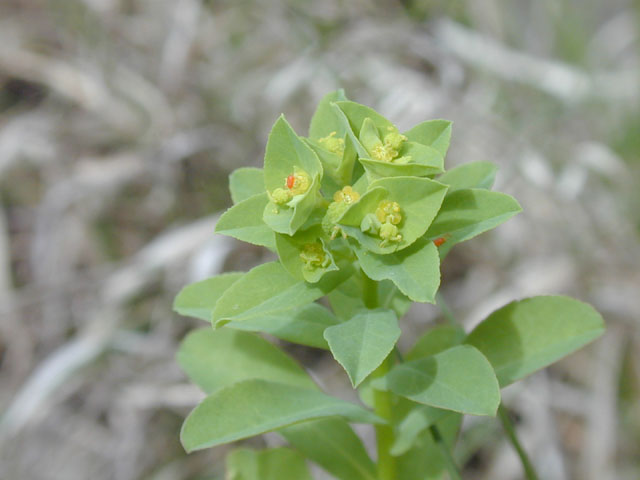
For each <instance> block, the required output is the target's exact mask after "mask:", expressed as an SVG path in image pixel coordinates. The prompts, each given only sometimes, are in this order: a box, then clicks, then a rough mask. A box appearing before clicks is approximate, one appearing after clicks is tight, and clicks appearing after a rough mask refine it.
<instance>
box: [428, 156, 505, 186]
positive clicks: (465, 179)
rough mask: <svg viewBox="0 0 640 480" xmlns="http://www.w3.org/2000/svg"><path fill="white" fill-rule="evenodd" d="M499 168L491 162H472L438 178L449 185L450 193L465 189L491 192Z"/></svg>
mask: <svg viewBox="0 0 640 480" xmlns="http://www.w3.org/2000/svg"><path fill="white" fill-rule="evenodd" d="M497 171H498V167H497V166H496V165H495V164H493V163H489V162H470V163H464V164H462V165H460V166H458V167H455V168H452V169H451V170H448V171H447V172H446V173H443V174H442V175H440V176H439V177H438V181H439V182H440V183H444V184H445V185H449V193H451V192H455V191H456V190H463V189H465V188H483V189H486V190H489V189H490V188H491V187H492V185H493V181H494V180H495V178H496V173H497Z"/></svg>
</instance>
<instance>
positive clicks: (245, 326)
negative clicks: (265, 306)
mask: <svg viewBox="0 0 640 480" xmlns="http://www.w3.org/2000/svg"><path fill="white" fill-rule="evenodd" d="M338 323H340V322H339V320H338V319H337V318H336V317H335V316H334V315H333V314H332V313H331V312H330V311H329V310H327V309H326V308H324V307H322V306H321V305H318V304H317V303H310V304H308V305H304V306H303V307H300V308H295V309H292V310H287V311H285V312H280V313H279V314H274V315H265V316H263V317H255V318H253V319H251V320H245V321H242V322H231V323H228V324H227V325H226V327H227V328H235V329H238V330H247V331H251V332H264V333H268V334H270V335H273V336H274V337H278V338H281V339H282V340H287V341H288V342H293V343H299V344H300V345H307V346H309V347H316V348H324V349H325V350H328V349H329V345H328V344H327V341H326V340H325V339H324V336H323V334H324V331H325V329H326V328H327V327H331V326H333V325H337V324H338Z"/></svg>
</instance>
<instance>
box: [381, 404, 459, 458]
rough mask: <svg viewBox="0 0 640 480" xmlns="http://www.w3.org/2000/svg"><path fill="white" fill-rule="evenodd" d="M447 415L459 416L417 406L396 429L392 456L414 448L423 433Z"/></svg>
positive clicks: (424, 406) (446, 411) (445, 411)
mask: <svg viewBox="0 0 640 480" xmlns="http://www.w3.org/2000/svg"><path fill="white" fill-rule="evenodd" d="M414 405H415V404H414ZM446 415H458V414H457V413H454V412H451V411H450V410H443V409H441V408H434V407H430V406H428V405H415V407H414V408H413V409H411V410H410V411H409V413H408V414H407V415H406V416H405V417H404V418H403V419H402V420H401V421H400V422H399V423H398V426H397V427H396V431H395V440H394V442H393V445H392V446H391V455H394V456H399V455H402V454H404V453H406V452H407V451H408V450H409V449H411V447H413V445H414V444H415V443H416V441H417V440H418V437H419V436H420V434H421V433H423V432H424V431H425V430H426V429H427V428H429V427H430V426H431V425H433V424H434V423H436V422H437V421H438V420H440V419H441V418H443V417H445V416H446Z"/></svg>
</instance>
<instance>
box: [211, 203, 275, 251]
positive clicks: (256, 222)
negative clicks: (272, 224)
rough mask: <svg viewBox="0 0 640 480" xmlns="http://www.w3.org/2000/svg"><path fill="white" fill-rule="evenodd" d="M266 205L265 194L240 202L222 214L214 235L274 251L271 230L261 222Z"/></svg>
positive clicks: (273, 238) (273, 239)
mask: <svg viewBox="0 0 640 480" xmlns="http://www.w3.org/2000/svg"><path fill="white" fill-rule="evenodd" d="M268 203H269V197H268V196H267V194H266V193H261V194H258V195H254V196H252V197H249V198H247V199H246V200H242V201H241V202H240V203H237V204H236V205H234V206H233V207H231V208H230V209H229V210H227V211H226V212H224V213H223V214H222V216H221V217H220V219H219V220H218V223H216V233H220V234H222V235H227V236H229V237H233V238H237V239H238V240H242V241H243V242H247V243H252V244H254V245H261V246H263V247H267V248H268V249H270V250H275V247H276V241H275V237H274V233H273V230H271V229H270V228H269V227H268V226H267V224H266V223H264V220H263V212H264V209H265V207H266V206H267V204H268Z"/></svg>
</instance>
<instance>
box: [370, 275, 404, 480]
mask: <svg viewBox="0 0 640 480" xmlns="http://www.w3.org/2000/svg"><path fill="white" fill-rule="evenodd" d="M362 278H363V281H364V284H363V300H364V304H365V306H366V307H367V308H377V307H378V283H377V282H376V281H374V280H372V279H370V278H369V277H368V276H367V275H366V274H365V273H364V272H362ZM392 355H393V352H391V353H390V354H389V355H388V356H387V358H386V359H385V360H384V361H383V362H382V363H381V364H380V366H379V367H378V368H377V369H376V370H375V371H374V372H373V373H372V377H373V378H380V377H383V376H385V375H386V374H387V373H388V372H389V370H390V369H391V366H392V365H393V357H392ZM373 408H374V411H375V412H376V414H377V415H378V416H379V417H381V418H383V419H385V420H386V421H387V422H388V423H387V424H386V425H376V426H375V430H376V443H377V450H378V478H379V479H380V480H395V479H396V477H397V475H396V459H395V457H393V456H392V455H391V453H390V452H391V446H392V445H393V442H394V436H393V426H392V425H393V423H392V421H393V407H392V400H391V393H390V392H387V391H380V390H375V389H374V390H373Z"/></svg>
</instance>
